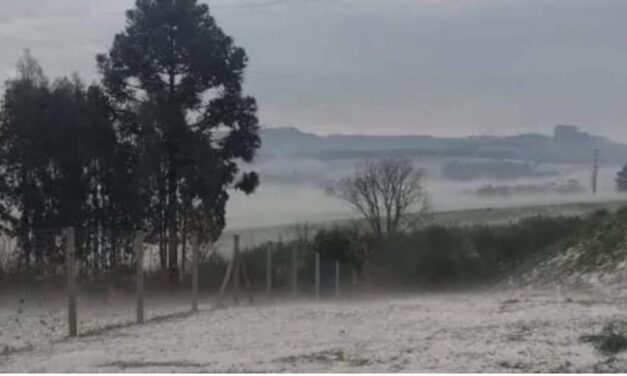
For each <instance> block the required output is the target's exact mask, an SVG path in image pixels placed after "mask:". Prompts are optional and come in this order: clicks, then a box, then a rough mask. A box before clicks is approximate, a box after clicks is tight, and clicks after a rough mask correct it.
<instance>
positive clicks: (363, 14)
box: [0, 0, 627, 142]
mask: <svg viewBox="0 0 627 376" xmlns="http://www.w3.org/2000/svg"><path fill="white" fill-rule="evenodd" d="M206 2H207V3H208V4H209V5H210V8H211V12H212V14H213V15H214V16H215V18H216V20H217V22H218V24H219V25H220V26H221V27H222V28H223V29H224V31H225V32H226V33H228V34H230V35H232V36H233V37H234V39H235V41H236V43H237V44H238V45H240V46H242V47H244V48H245V49H246V51H247V53H248V55H249V58H250V63H249V67H248V70H247V72H246V83H245V89H246V91H247V92H248V93H249V94H251V95H254V96H255V97H256V98H257V100H258V103H259V118H260V121H261V123H262V124H263V125H264V126H272V127H276V126H296V127H299V128H302V129H304V130H307V131H310V132H315V133H319V134H329V133H344V134H355V133H362V134H432V135H437V136H463V135H472V134H491V135H504V134H517V133H523V132H539V133H549V132H551V130H552V127H553V126H554V125H556V124H579V125H581V126H582V128H583V129H584V130H586V131H589V132H592V133H597V134H604V135H607V136H609V137H612V138H613V139H616V140H620V141H626V142H627V1H622V0H587V1H583V0H491V1H489V0H210V1H206ZM132 5H133V1H132V0H106V1H105V0H19V1H14V0H0V42H1V43H0V81H1V82H4V81H5V80H6V79H7V78H9V77H10V76H11V75H12V74H13V72H14V70H13V67H14V65H15V62H16V61H17V59H18V58H19V56H20V55H21V53H22V51H23V50H24V49H25V48H28V49H30V50H31V52H32V54H33V55H34V56H35V57H36V58H37V59H39V60H40V62H41V63H42V65H43V66H44V69H45V70H46V72H47V73H48V75H49V76H51V77H55V76H59V75H69V74H72V72H75V71H76V72H78V73H79V75H80V76H82V77H83V78H84V79H85V80H87V81H91V80H95V79H97V77H98V76H97V71H96V67H95V59H94V56H95V54H97V53H101V52H106V51H107V50H108V48H109V46H110V45H111V42H112V39H113V36H114V35H115V33H116V32H119V31H120V30H121V29H122V28H123V26H124V23H125V16H124V11H125V10H126V9H128V8H129V7H131V6H132Z"/></svg>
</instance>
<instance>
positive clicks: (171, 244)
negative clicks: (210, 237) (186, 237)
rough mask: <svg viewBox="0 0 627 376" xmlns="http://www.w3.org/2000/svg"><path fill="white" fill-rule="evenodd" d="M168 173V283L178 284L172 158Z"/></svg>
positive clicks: (174, 177) (174, 173)
mask: <svg viewBox="0 0 627 376" xmlns="http://www.w3.org/2000/svg"><path fill="white" fill-rule="evenodd" d="M170 163H171V164H170V167H169V171H168V251H169V255H168V256H169V261H170V265H169V276H170V282H172V283H176V282H178V271H179V270H178V262H177V261H178V252H177V245H178V241H177V230H178V229H177V220H176V216H177V205H176V204H177V197H176V180H177V179H176V167H175V166H174V158H170Z"/></svg>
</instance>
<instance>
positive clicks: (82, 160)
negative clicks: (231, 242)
mask: <svg viewBox="0 0 627 376" xmlns="http://www.w3.org/2000/svg"><path fill="white" fill-rule="evenodd" d="M126 18H127V24H126V27H125V28H124V30H123V31H122V32H120V33H119V34H117V35H116V36H115V39H114V41H113V45H112V47H111V49H110V50H109V52H108V53H106V54H101V55H98V56H97V63H98V68H99V71H100V74H101V82H99V83H95V84H92V85H89V86H87V85H85V84H84V83H82V82H81V80H80V79H79V78H78V77H76V76H73V77H72V78H61V79H57V80H54V81H53V82H52V83H50V82H49V80H48V79H47V78H46V76H45V75H44V73H43V70H42V68H41V67H40V66H39V64H38V63H37V62H36V61H35V59H33V58H32V57H31V56H30V54H28V53H26V54H25V56H24V57H23V58H22V59H21V60H20V61H19V63H18V65H17V76H16V77H15V78H13V79H11V80H9V81H8V82H7V83H6V90H5V93H4V96H3V100H2V106H1V109H0V127H1V128H0V171H1V173H2V179H1V180H0V196H1V197H0V202H1V203H2V205H1V207H0V214H1V215H2V219H3V230H4V231H5V232H7V233H9V234H11V235H14V236H16V237H17V238H18V240H19V246H20V247H19V248H20V250H21V251H22V260H23V263H24V264H25V265H29V264H31V263H33V262H36V263H38V264H45V263H46V262H50V261H54V260H55V259H57V258H60V257H62V254H61V253H60V252H59V251H58V250H57V244H56V243H55V235H57V234H58V233H59V231H60V229H61V228H62V227H64V226H74V227H75V228H77V230H78V231H77V244H78V247H77V249H78V254H79V257H81V258H82V259H83V260H84V261H85V262H86V263H89V265H93V267H94V269H95V270H100V269H106V268H112V267H116V266H117V265H118V264H119V263H121V262H123V261H124V260H125V259H126V257H128V256H129V254H128V252H129V249H130V247H129V246H130V241H131V238H132V235H133V232H134V231H135V230H139V229H142V230H144V231H145V232H146V233H147V236H148V239H149V240H152V241H153V242H155V243H158V244H159V249H160V261H161V266H162V267H163V268H166V267H168V266H169V270H170V276H171V277H172V279H173V280H176V279H177V273H178V266H177V259H178V258H179V257H178V255H179V252H180V249H184V245H185V242H186V238H187V237H188V234H189V233H190V231H199V232H200V233H201V234H202V236H203V237H204V238H203V239H201V240H203V241H214V240H215V239H216V238H217V237H218V236H219V234H220V233H221V231H222V229H223V228H224V226H225V205H226V202H227V200H228V198H229V194H228V192H229V189H230V188H234V189H239V190H241V191H244V192H246V193H251V192H253V191H254V190H255V188H256V187H257V186H258V184H259V179H258V176H257V174H256V173H254V172H242V171H241V163H242V162H250V161H252V160H253V158H254V156H255V152H256V150H257V149H258V148H259V146H260V139H259V135H258V121H257V117H256V111H257V108H256V102H255V100H254V98H252V97H249V96H246V95H244V94H243V90H242V83H243V74H244V69H245V67H246V64H247V56H246V53H245V51H244V50H243V49H241V48H239V47H237V46H236V45H235V44H234V43H233V40H232V38H230V37H229V36H228V35H226V34H225V33H224V32H223V31H222V30H221V29H220V28H219V27H218V25H217V24H216V22H215V20H214V19H213V18H212V16H211V15H210V13H209V8H208V6H207V5H205V4H199V3H197V1H196V0H137V1H136V4H135V7H134V8H133V9H131V10H129V11H128V12H127V14H126Z"/></svg>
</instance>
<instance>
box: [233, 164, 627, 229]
mask: <svg viewBox="0 0 627 376" xmlns="http://www.w3.org/2000/svg"><path fill="white" fill-rule="evenodd" d="M356 162H357V161H355V160H339V161H338V160H332V161H320V160H315V159H295V160H294V159H287V158H285V159H283V158H273V159H263V158H262V159H261V160H260V162H259V163H258V164H257V165H255V167H256V168H257V169H258V170H259V171H260V175H261V181H262V182H261V185H260V187H259V189H258V190H257V191H256V192H255V193H254V194H252V195H250V196H246V195H244V194H241V193H237V192H232V193H231V199H230V201H229V203H228V205H227V230H231V231H232V230H237V229H245V228H246V229H250V228H259V227H267V226H284V225H292V224H295V223H304V222H312V223H313V222H322V221H330V220H338V219H345V218H352V217H355V216H356V215H357V214H356V213H355V212H354V211H353V210H352V209H351V208H350V207H349V206H348V205H347V204H346V203H344V202H343V201H342V200H340V199H339V198H338V197H336V196H334V195H332V194H329V193H327V192H325V187H327V186H332V185H333V184H334V182H336V181H337V180H338V179H340V178H342V177H344V176H348V175H349V174H350V173H351V171H352V169H353V166H354V165H355V163H356ZM443 162H444V161H443V160H438V159H435V158H434V159H427V160H415V161H414V164H415V166H416V167H418V168H422V169H424V170H425V181H424V183H425V188H426V190H427V192H428V194H429V201H430V204H431V208H432V210H433V211H435V212H440V211H450V210H460V209H476V208H486V207H494V208H496V207H507V206H519V205H534V204H559V203H570V202H591V201H604V200H615V199H620V198H623V197H625V196H624V195H621V194H620V193H618V192H616V189H615V182H614V178H615V176H616V172H617V171H618V170H619V169H620V166H601V167H600V168H599V175H598V190H597V194H596V195H593V194H592V191H591V188H590V182H591V166H590V165H553V166H551V168H552V169H555V170H557V171H558V172H559V175H558V176H549V177H542V178H525V179H509V180H489V179H483V180H472V181H454V180H450V179H445V178H443V177H442V176H441V174H440V167H441V165H442V163H443ZM280 171H284V172H283V173H281V172H280ZM307 177H309V178H308V179H307ZM570 179H574V180H576V181H578V182H579V184H580V185H581V186H582V187H583V188H585V191H584V192H582V193H569V194H558V193H552V192H551V193H544V194H520V195H515V194H512V195H509V196H494V197H480V196H479V195H477V194H476V192H475V191H476V190H477V189H478V188H479V187H482V186H486V185H490V184H491V185H497V186H504V185H507V186H514V185H525V184H535V185H543V184H550V183H559V182H565V181H568V180H570ZM277 180H279V181H281V182H277ZM283 181H295V182H293V183H285V182H283Z"/></svg>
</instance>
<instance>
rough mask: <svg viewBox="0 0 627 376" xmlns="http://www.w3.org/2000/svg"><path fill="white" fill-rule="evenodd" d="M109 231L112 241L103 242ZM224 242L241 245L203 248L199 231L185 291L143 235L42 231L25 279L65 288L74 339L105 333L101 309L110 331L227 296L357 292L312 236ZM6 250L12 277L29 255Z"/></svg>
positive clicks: (184, 268)
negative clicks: (316, 249) (315, 247)
mask: <svg viewBox="0 0 627 376" xmlns="http://www.w3.org/2000/svg"><path fill="white" fill-rule="evenodd" d="M105 234H106V236H108V237H109V239H110V241H108V242H105V241H103V239H104V236H105ZM223 237H230V238H231V239H232V240H233V242H232V243H231V244H230V245H231V246H232V251H231V252H230V253H229V252H228V250H225V249H224V248H222V249H221V250H218V249H217V247H215V245H213V244H200V242H199V238H201V237H200V236H199V234H198V233H191V234H190V236H189V243H188V242H185V243H186V244H185V245H182V247H187V252H179V254H180V257H181V258H186V261H185V262H179V263H178V265H179V266H180V273H181V278H180V279H179V281H178V282H179V283H178V286H172V285H170V284H168V283H169V281H167V280H165V281H164V278H167V266H166V270H162V265H160V263H159V252H160V249H159V245H158V244H153V243H152V242H150V241H149V240H148V239H147V235H146V234H145V233H144V232H143V231H140V230H131V229H121V230H115V231H105V230H103V229H90V228H82V227H64V228H46V229H37V230H35V231H33V234H32V237H31V242H30V249H29V250H28V253H29V254H28V257H29V258H30V260H31V261H30V264H31V265H30V268H29V269H28V270H27V271H28V273H27V274H26V276H25V279H26V280H28V281H29V282H33V283H35V281H36V282H43V285H44V286H46V287H49V286H48V285H51V284H58V285H60V287H62V289H63V291H64V293H63V294H64V295H65V296H66V301H67V305H66V309H67V335H68V336H69V337H75V336H81V335H87V334H89V333H92V332H94V331H97V330H99V328H100V327H98V326H94V325H93V321H94V319H93V318H91V317H90V315H93V311H94V310H95V309H97V310H99V311H101V312H98V314H99V318H102V319H103V320H104V322H106V324H105V325H103V326H102V327H105V328H109V327H117V326H119V325H131V324H143V323H145V322H147V321H150V320H152V319H155V318H160V317H163V316H169V315H171V314H182V313H193V312H198V311H199V310H202V309H204V308H207V307H209V308H215V307H219V306H223V305H225V304H231V300H230V299H227V296H231V297H232V298H233V300H232V302H233V303H235V304H240V303H241V302H242V300H241V298H242V296H243V295H246V297H248V298H249V301H250V302H252V303H253V304H254V303H255V302H256V301H257V300H259V299H261V300H266V301H268V302H272V301H273V300H274V299H293V298H298V299H310V300H312V301H315V300H320V299H321V298H324V297H328V298H333V297H339V296H341V295H342V292H343V291H350V289H349V288H350V287H351V284H350V283H348V282H349V281H350V270H351V267H350V266H349V265H346V266H345V265H342V264H341V263H340V262H339V261H334V260H327V259H324V258H321V255H320V254H318V253H315V252H313V250H312V248H311V242H310V241H309V240H310V234H305V235H303V234H302V233H300V234H299V233H297V234H296V236H292V238H291V239H289V240H284V239H286V238H287V235H285V234H279V235H277V236H276V238H275V240H269V241H266V242H265V243H262V244H259V243H249V244H247V246H246V247H241V242H240V238H241V235H240V234H233V233H231V234H225V235H224V236H223ZM111 239H113V240H111ZM187 243H188V244H187ZM227 244H228V243H227ZM0 247H2V248H3V252H2V255H3V260H1V261H2V264H0V265H3V269H4V271H3V273H5V274H6V273H7V272H9V270H8V268H10V267H14V266H15V265H16V264H17V263H19V261H18V257H15V256H16V255H18V253H22V255H21V256H23V254H24V253H25V251H24V250H23V249H18V248H19V246H18V245H17V243H16V241H15V239H12V238H10V237H3V238H0ZM9 248H10V249H11V251H10V252H9V251H8V249H9ZM353 277H354V272H353ZM5 281H7V279H6V278H5ZM164 283H165V284H164ZM37 286H39V285H37ZM352 287H354V282H353V286H352ZM103 288H104V294H105V295H106V299H105V300H104V301H105V303H106V307H105V308H103V309H99V308H97V307H100V306H99V304H101V303H102V301H101V300H99V301H97V302H95V301H94V300H93V299H92V298H91V297H90V294H91V293H93V292H94V291H97V292H98V293H102V292H103ZM115 289H120V290H121V292H118V291H114V290H115ZM172 291H175V292H176V293H177V294H178V295H177V299H178V300H168V299H163V298H164V297H165V296H168V295H167V294H169V293H171V292H172ZM122 292H123V293H124V295H123V298H124V300H123V301H122V302H117V301H114V299H122V298H120V297H119V296H118V295H116V294H118V293H122ZM114 303H122V304H114ZM164 304H165V306H164ZM90 305H93V306H90ZM83 311H85V312H84V315H83V314H82V313H83ZM107 315H109V316H107ZM114 319H115V320H117V321H115V320H114ZM90 320H91V321H90ZM114 321H115V322H114Z"/></svg>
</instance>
